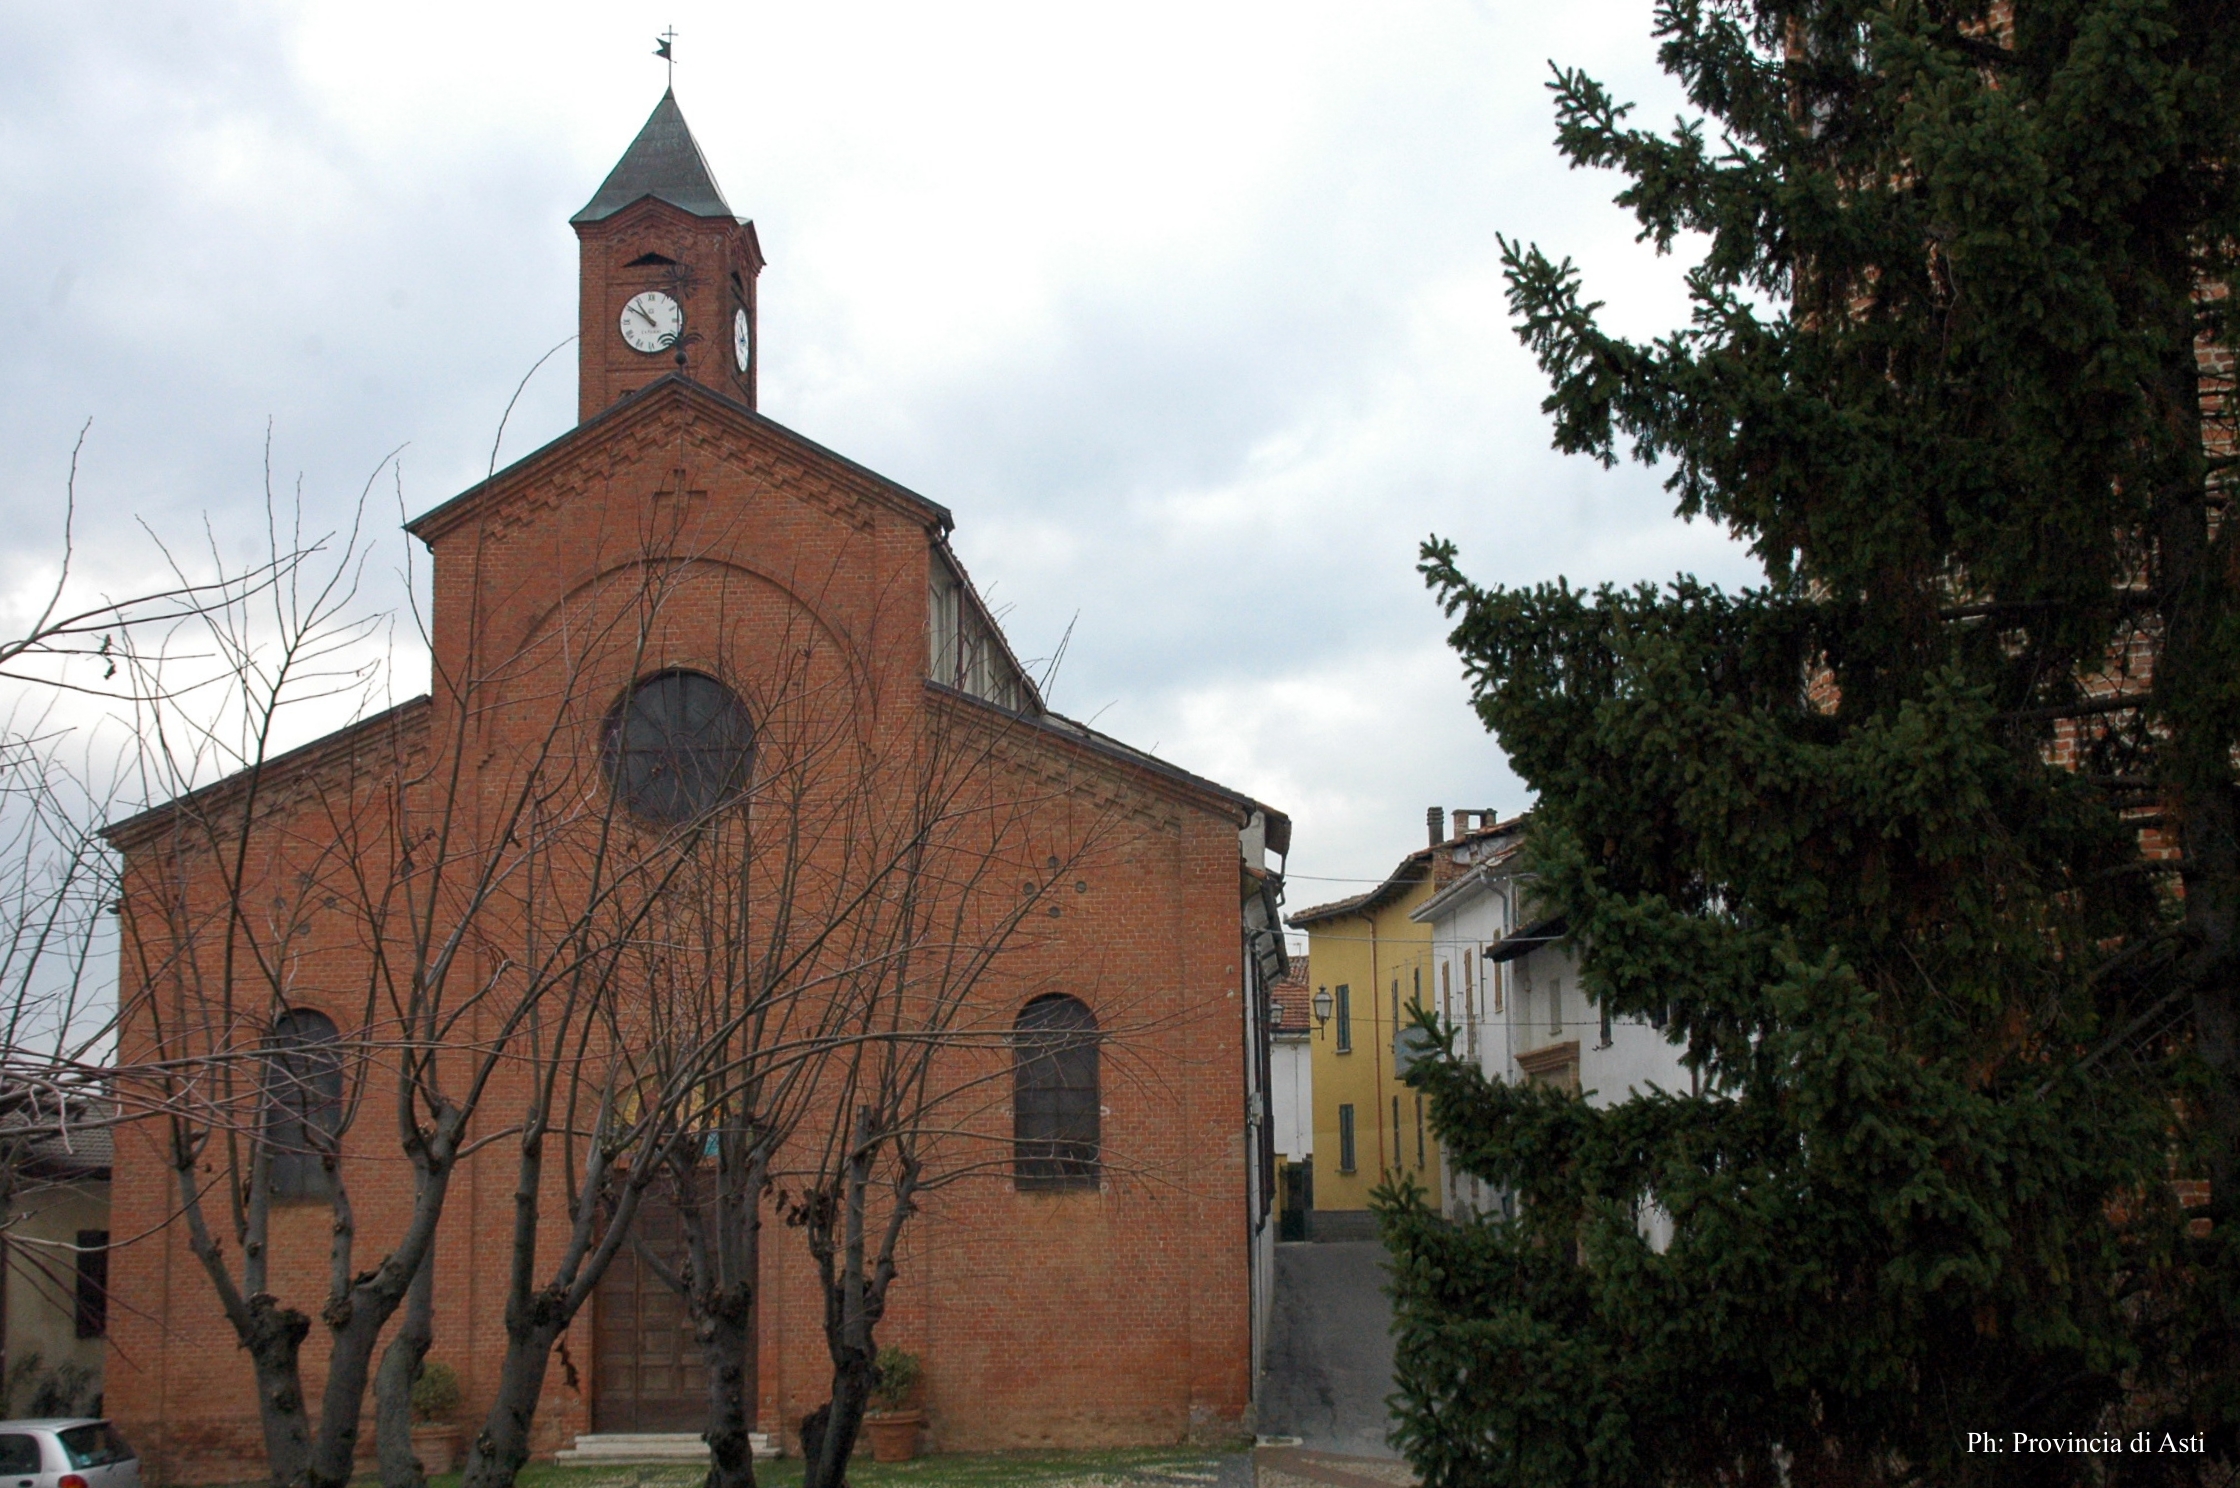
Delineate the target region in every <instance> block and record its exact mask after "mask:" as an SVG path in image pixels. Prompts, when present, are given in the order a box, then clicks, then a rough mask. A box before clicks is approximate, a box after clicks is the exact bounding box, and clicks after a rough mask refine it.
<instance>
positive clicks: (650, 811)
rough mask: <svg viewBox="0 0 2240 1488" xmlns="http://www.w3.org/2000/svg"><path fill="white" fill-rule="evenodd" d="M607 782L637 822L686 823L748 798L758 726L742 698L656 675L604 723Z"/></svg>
mask: <svg viewBox="0 0 2240 1488" xmlns="http://www.w3.org/2000/svg"><path fill="white" fill-rule="evenodd" d="M602 752H603V754H604V763H605V765H606V769H607V779H608V780H609V781H610V782H612V783H613V785H614V790H615V794H616V795H617V796H619V797H621V798H622V804H623V805H625V806H627V807H628V808H629V809H630V812H631V814H632V815H634V816H639V817H643V818H645V819H646V820H648V821H657V822H669V823H677V822H688V821H693V820H696V819H697V818H699V817H702V816H706V815H707V814H708V813H709V812H711V811H715V810H718V809H720V808H722V807H725V806H728V805H730V804H731V803H732V802H734V801H736V800H738V799H739V797H740V796H742V795H744V794H745V793H746V789H747V781H748V778H749V776H750V775H751V774H752V773H753V766H754V726H753V724H752V723H750V722H749V721H748V719H747V705H746V704H745V703H742V702H741V701H739V695H738V694H737V693H735V692H733V691H732V690H731V689H730V688H728V687H726V686H724V685H723V684H722V683H721V682H718V681H717V680H716V679H715V678H713V677H709V676H703V675H702V674H701V673H699V672H656V673H655V674H654V675H652V676H650V677H646V678H644V679H642V680H641V681H639V682H638V683H637V684H635V685H634V686H632V687H631V689H630V691H629V693H628V694H627V695H626V696H625V697H624V698H623V699H622V701H621V702H620V703H618V704H617V705H616V706H615V710H614V713H613V714H612V715H611V716H610V717H609V718H608V719H607V736H606V740H605V742H604V745H603V750H602Z"/></svg>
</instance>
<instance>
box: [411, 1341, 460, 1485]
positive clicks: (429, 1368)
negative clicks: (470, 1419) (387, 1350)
mask: <svg viewBox="0 0 2240 1488" xmlns="http://www.w3.org/2000/svg"><path fill="white" fill-rule="evenodd" d="M464 1395H465V1392H463V1391H462V1390H460V1388H459V1371H458V1370H456V1369H453V1368H452V1367H451V1366H450V1365H448V1364H445V1363H443V1362H441V1361H440V1360H438V1361H435V1362H431V1363H428V1364H423V1365H422V1366H420V1378H418V1379H416V1380H414V1381H413V1382H412V1455H413V1456H415V1457H417V1458H419V1459H420V1471H422V1472H423V1473H425V1474H427V1475H428V1476H429V1477H431V1478H433V1477H439V1476H441V1475H442V1474H444V1473H447V1472H454V1471H456V1470H457V1469H458V1466H459V1449H460V1447H461V1446H462V1445H463V1435H464V1434H463V1433H462V1432H461V1431H460V1430H459V1426H458V1423H457V1422H455V1421H453V1420H452V1417H453V1416H454V1415H456V1414H457V1413H458V1410H459V1403H460V1401H461V1400H462V1399H463V1398H464Z"/></svg>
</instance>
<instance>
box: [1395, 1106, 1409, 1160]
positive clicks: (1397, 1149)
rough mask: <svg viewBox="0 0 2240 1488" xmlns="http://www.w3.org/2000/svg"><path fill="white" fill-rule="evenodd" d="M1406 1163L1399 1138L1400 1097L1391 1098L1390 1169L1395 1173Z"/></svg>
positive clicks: (1404, 1152) (1405, 1151)
mask: <svg viewBox="0 0 2240 1488" xmlns="http://www.w3.org/2000/svg"><path fill="white" fill-rule="evenodd" d="M1407 1165H1408V1153H1407V1149H1406V1148H1405V1147H1403V1146H1402V1145H1401V1138H1400V1097H1399V1096H1397V1095H1396V1096H1394V1097H1393V1098H1392V1170H1393V1171H1394V1172H1395V1173H1397V1172H1399V1171H1400V1170H1401V1169H1402V1168H1404V1167H1406V1166H1407Z"/></svg>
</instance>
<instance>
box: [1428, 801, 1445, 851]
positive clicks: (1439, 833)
mask: <svg viewBox="0 0 2240 1488" xmlns="http://www.w3.org/2000/svg"><path fill="white" fill-rule="evenodd" d="M1423 825H1424V827H1425V829H1426V830H1428V831H1429V832H1430V833H1431V845H1432V846H1433V847H1437V846H1438V845H1439V844H1440V843H1442V842H1444V841H1446V840H1447V814H1446V812H1444V811H1442V810H1440V809H1439V808H1438V807H1436V806H1426V807H1425V808H1424V810H1423Z"/></svg>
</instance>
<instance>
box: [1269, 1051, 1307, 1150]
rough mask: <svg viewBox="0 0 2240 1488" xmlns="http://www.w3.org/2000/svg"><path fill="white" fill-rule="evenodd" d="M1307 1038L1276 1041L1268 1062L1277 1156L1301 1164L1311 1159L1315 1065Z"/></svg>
mask: <svg viewBox="0 0 2240 1488" xmlns="http://www.w3.org/2000/svg"><path fill="white" fill-rule="evenodd" d="M1310 1049H1311V1046H1310V1044H1309V1041H1308V1040H1306V1039H1303V1038H1302V1039H1297V1040H1292V1039H1286V1038H1278V1039H1277V1040H1276V1041H1275V1049H1274V1057H1273V1058H1272V1060H1271V1061H1270V1063H1271V1065H1272V1071H1271V1073H1270V1076H1269V1078H1270V1080H1271V1081H1272V1082H1273V1085H1274V1089H1272V1090H1271V1091H1269V1107H1270V1111H1271V1114H1272V1116H1273V1119H1274V1121H1275V1140H1276V1156H1277V1157H1279V1158H1283V1159H1285V1160H1287V1161H1290V1162H1304V1161H1306V1159H1308V1158H1310V1157H1312V1156H1314V1063H1313V1060H1312V1058H1311V1057H1310Z"/></svg>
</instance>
